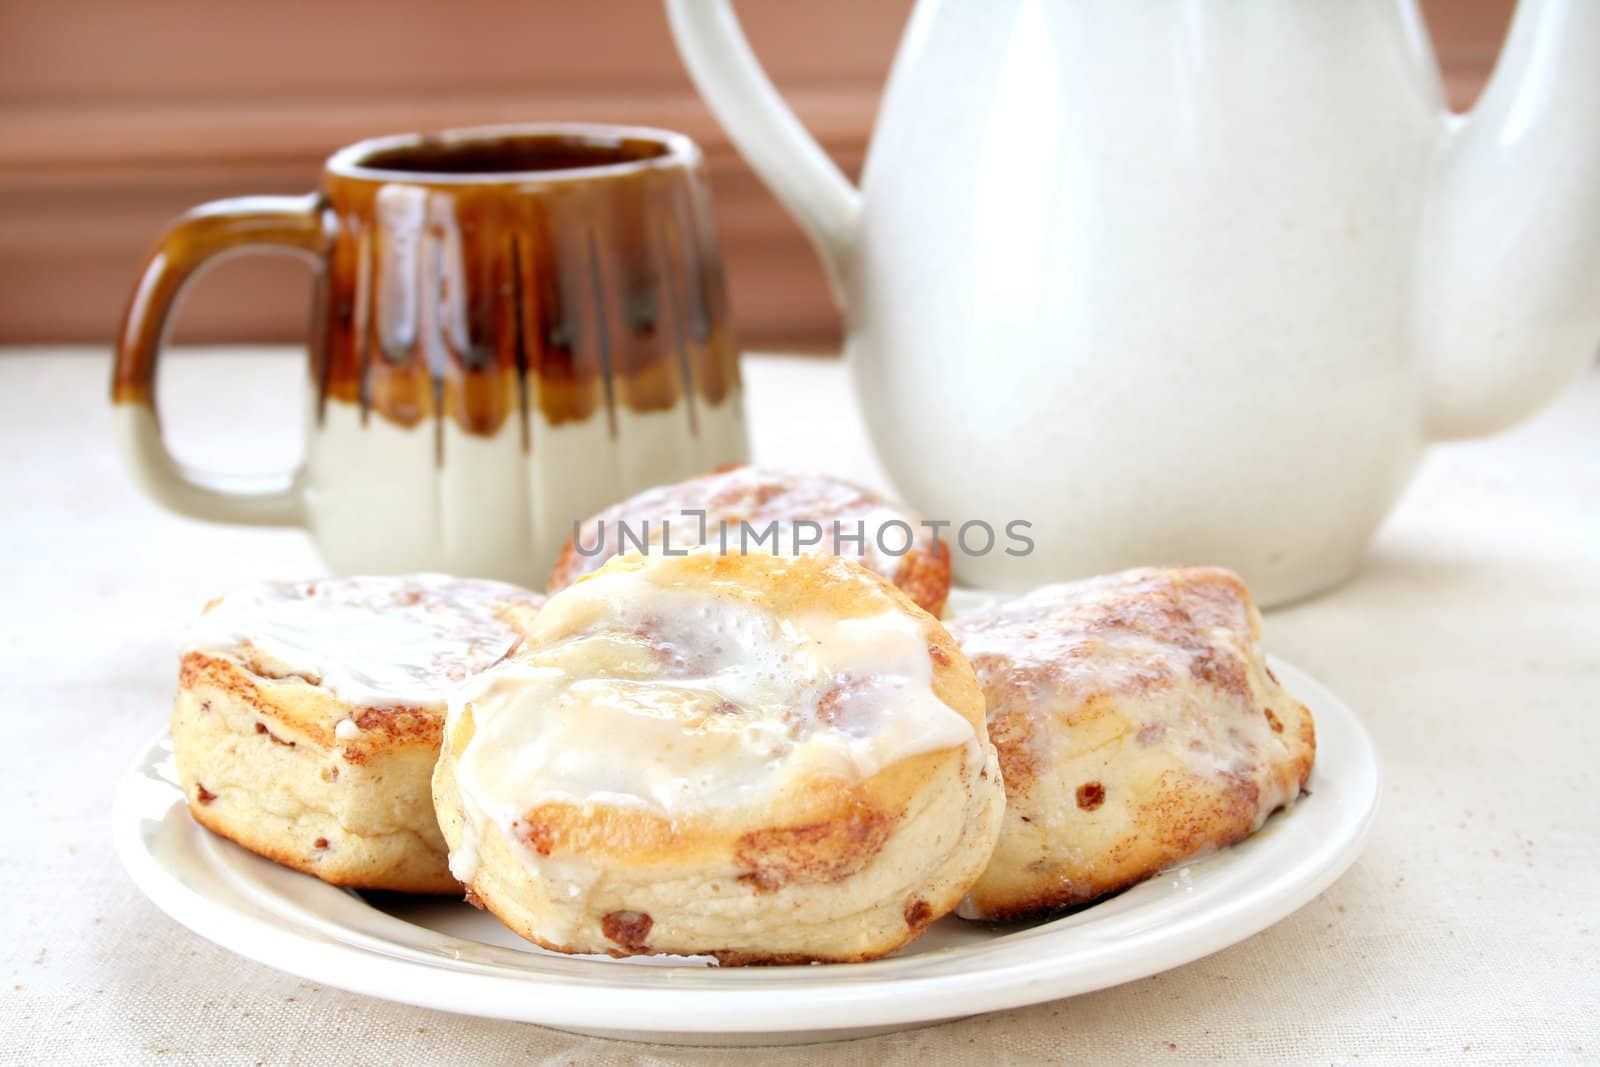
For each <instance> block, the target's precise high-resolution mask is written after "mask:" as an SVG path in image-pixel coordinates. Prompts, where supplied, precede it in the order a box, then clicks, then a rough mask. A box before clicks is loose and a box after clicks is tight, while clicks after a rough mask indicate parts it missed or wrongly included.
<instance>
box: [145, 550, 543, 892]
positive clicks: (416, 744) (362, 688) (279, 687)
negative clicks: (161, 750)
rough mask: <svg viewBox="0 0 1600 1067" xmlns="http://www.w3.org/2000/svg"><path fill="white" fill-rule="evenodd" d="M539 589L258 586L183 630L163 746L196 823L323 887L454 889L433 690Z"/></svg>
mask: <svg viewBox="0 0 1600 1067" xmlns="http://www.w3.org/2000/svg"><path fill="white" fill-rule="evenodd" d="M542 600H543V598H542V597H539V596H537V595H536V594H533V593H528V592H525V591H524V590H521V589H517V588H516V587H514V586H509V585H504V584H502V583H499V582H479V581H464V580H459V579H454V578H445V577H442V576H437V575H416V576H412V577H402V578H331V579H322V580H318V581H309V582H271V583H263V584H261V585H258V586H254V587H251V588H249V589H244V590H240V591H239V592H237V593H230V594H228V595H227V596H223V597H219V598H218V599H216V600H214V601H212V602H211V603H210V604H209V605H208V606H207V609H206V612H205V614H204V615H202V616H201V617H200V618H199V619H198V620H196V622H195V623H194V624H193V625H192V626H191V627H190V629H189V631H188V632H187V633H186V634H185V636H184V639H183V646H182V667H181V670H180V673H179V681H178V697H177V701H176V703H175V705H174V707H173V712H172V741H173V749H174V752H175V755H176V757H177V765H178V777H179V781H180V783H181V784H182V786H183V792H184V796H185V797H187V798H188V801H189V810H190V812H192V813H193V815H194V817H195V819H196V820H198V821H199V822H200V823H201V824H202V825H204V826H206V827H208V828H209V829H211V830H213V831H215V832H216V833H218V834H221V835H222V836H223V837H226V838H229V839H231V840H233V841H237V842H238V843H239V844H241V845H243V846H244V847H245V848H248V849H250V850H251V851H252V852H256V853H259V854H260V855H263V856H266V857H267V858H269V859H272V860H276V861H277V862H278V863H281V864H284V865H285V866H288V867H293V868H295V869H296V870H301V871H305V872H306V873H307V874H313V875H316V876H317V877H318V878H321V879H322V880H323V881H326V882H331V883H333V884H335V885H344V886H352V887H356V888H361V889H391V890H399V891H401V892H409V893H455V892H460V886H459V885H458V884H457V883H456V881H455V879H454V878H452V877H450V870H449V865H448V861H447V856H446V852H445V847H444V838H443V837H442V836H441V835H440V833H439V825H438V820H437V819H435V817H434V814H433V800H432V796H431V791H430V779H431V776H432V774H433V765H434V763H435V762H436V761H437V759H438V752H439V739H440V736H441V733H442V730H443V725H444V697H445V693H446V692H447V691H448V690H449V689H450V688H452V687H453V686H455V685H456V684H458V683H459V682H460V680H461V679H462V678H464V677H466V676H467V675H468V674H470V673H472V672H475V671H477V670H480V669H482V668H483V667H486V666H488V665H489V664H490V663H492V662H494V661H495V660H496V659H498V658H500V657H501V656H502V655H504V654H505V653H506V652H507V651H508V650H509V649H510V648H511V646H512V645H513V644H514V643H515V642H516V641H517V640H518V638H519V637H520V627H521V626H523V625H525V624H527V623H528V622H530V621H531V620H532V618H533V616H534V615H535V614H536V613H537V609H538V605H539V603H541V602H542Z"/></svg>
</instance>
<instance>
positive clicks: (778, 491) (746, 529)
mask: <svg viewBox="0 0 1600 1067" xmlns="http://www.w3.org/2000/svg"><path fill="white" fill-rule="evenodd" d="M702 545H715V546H716V547H717V550H718V551H719V552H723V553H725V554H726V553H729V552H733V553H740V552H752V551H756V552H759V551H766V552H768V553H771V554H774V555H798V554H801V553H809V554H812V555H836V556H840V557H843V558H845V559H849V560H853V561H854V562H857V563H860V564H861V565H862V566H864V567H866V568H867V569H868V570H871V571H875V572H876V573H878V574H881V575H883V576H884V577H885V578H887V579H889V580H890V581H892V582H893V583H894V584H895V585H897V586H899V587H900V588H901V589H903V590H904V591H905V592H906V595H908V596H909V597H911V599H912V600H913V601H915V602H916V603H917V605H918V606H919V607H921V608H922V609H923V610H924V611H927V612H929V613H930V614H932V615H933V616H934V617H936V618H937V617H938V616H939V615H940V613H941V612H942V611H943V610H944V602H945V598H946V596H948V595H949V593H950V551H949V548H948V547H947V546H945V545H944V544H943V543H941V542H940V540H939V537H938V531H937V529H936V528H935V527H933V526H931V525H928V524H925V523H923V522H922V521H921V520H920V519H919V518H918V517H917V516H916V515H915V514H913V513H912V512H910V511H907V510H906V509H905V508H903V507H900V506H899V505H897V504H893V503H890V502H889V501H887V500H884V499H883V498H882V497H879V496H877V495H876V494H874V493H870V492H868V491H867V490H865V489H862V488H860V487H858V486H855V485H851V484H850V483H849V482H845V481H841V480H840V479H838V478H833V477H830V476H828V475H825V474H801V473H797V472H793V471H783V470H775V469H773V468H770V467H723V468H719V469H717V470H715V471H712V472H711V473H710V474H704V475H701V476H700V477H698V478H690V479H689V480H688V481H685V482H678V483H677V484H675V485H664V486H659V487H657V488H655V489H647V490H645V491H644V492H642V493H639V494H638V495H636V496H633V497H629V498H628V499H627V500H624V501H622V502H621V503H620V504H615V505H613V506H612V507H609V508H607V509H606V510H605V511H602V512H600V513H599V514H598V515H594V516H591V517H590V518H589V519H588V520H587V521H585V522H582V523H580V524H578V526H577V527H576V529H575V530H574V533H573V536H572V537H571V538H569V539H568V540H567V545H566V548H565V549H564V550H563V551H562V553H561V557H560V558H559V559H558V560H557V561H556V565H555V569H554V570H553V571H551V573H550V584H549V590H548V591H549V592H551V593H555V592H558V591H560V590H562V589H565V588H566V587H567V586H569V585H571V584H572V583H573V582H575V581H577V580H578V578H580V577H582V576H583V575H585V574H589V573H591V572H593V571H595V570H598V569H599V568H600V567H601V566H602V565H603V564H604V563H605V562H606V561H607V560H608V559H610V558H611V557H613V556H617V555H621V554H622V553H624V552H626V551H629V550H630V549H631V550H634V551H643V552H645V553H647V554H653V553H661V552H671V551H682V550H683V549H686V548H694V547H697V546H702Z"/></svg>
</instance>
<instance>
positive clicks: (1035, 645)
mask: <svg viewBox="0 0 1600 1067" xmlns="http://www.w3.org/2000/svg"><path fill="white" fill-rule="evenodd" d="M950 629H951V632H952V634H953V635H954V636H955V638H956V640H957V641H958V642H959V643H960V645H961V649H962V651H963V652H964V653H965V654H966V656H967V657H968V658H969V659H970V660H971V662H972V665H973V667H974V668H975V669H976V671H977V674H978V678H979V680H980V681H981V682H982V684H983V689H984V696H985V698H986V700H987V703H988V722H989V735H990V737H991V738H993V740H994V744H995V746H996V748H997V749H998V750H999V753H1000V768H1001V773H1002V777H1003V778H1004V780H1005V787H1006V813H1005V821H1004V829H1003V830H1002V831H1001V834H1000V840H999V843H998V844H997V845H996V847H995V852H994V857H993V859H992V860H991V861H990V862H989V866H988V869H987V870H985V871H984V873H983V877H982V878H980V879H979V880H978V883H977V884H976V885H975V886H974V887H973V889H972V892H971V894H970V895H969V896H968V898H967V900H966V901H964V902H963V904H962V907H961V912H960V914H962V915H963V916H965V917H968V918H984V919H1014V918H1022V917H1026V916H1034V915H1038V914H1041V913H1045V912H1049V911H1051V910H1054V909H1057V908H1061V907H1065V906H1068V905H1073V904H1083V903H1087V902H1088V901H1092V900H1095V899H1097V898H1099V897H1102V896H1105V895H1106V894H1108V893H1113V892H1116V891H1117V890H1119V889H1123V888H1125V887H1127V886H1130V885H1133V884H1134V883H1136V882H1139V881H1141V880H1143V879H1145V878H1148V877H1150V876H1151V875H1153V874H1155V873H1156V872H1158V871H1160V870H1161V869H1163V868H1165V867H1168V866H1171V865H1173V864H1175V863H1178V862H1181V861H1183V860H1185V859H1189V858H1191V857H1193V856H1195V855H1197V854H1200V853H1202V852H1204V851H1206V850H1207V849H1211V848H1215V847H1219V846H1223V845H1227V844H1230V843H1232V842H1235V841H1238V840H1240V839H1241V838H1243V837H1246V836H1248V835H1249V834H1251V833H1253V832H1254V831H1255V830H1257V829H1258V828H1260V826H1261V824H1262V823H1263V822H1264V821H1265V820H1266V818H1267V816H1268V815H1270V814H1271V813H1272V812H1273V811H1274V810H1275V809H1277V808H1280V807H1283V806H1285V805H1287V804H1290V803H1292V802H1293V801H1294V799H1295V798H1296V797H1297V796H1298V795H1299V793H1300V791H1301V789H1302V788H1303V787H1304V786H1305V783H1306V779H1307V777H1308V776H1309V775H1310V773H1311V763H1312V758H1313V756H1314V754H1315V751H1316V735H1315V731H1314V728H1313V726H1312V722H1311V713H1310V712H1309V711H1308V710H1307V709H1306V708H1305V706H1304V705H1303V704H1301V703H1300V702H1299V701H1298V700H1296V699H1295V698H1294V697H1293V696H1292V695H1291V694H1290V693H1288V692H1287V691H1286V690H1285V689H1284V688H1283V686H1281V685H1280V684H1279V683H1278V679H1277V678H1276V677H1275V676H1274V675H1273V673H1272V669H1271V668H1270V667H1268V666H1267V662H1266V657H1265V655H1264V654H1263V652H1262V650H1261V645H1260V634H1261V617H1260V615H1259V614H1258V613H1257V611H1256V609H1255V606H1254V604H1253V603H1252V602H1251V599H1250V594H1249V591H1248V590H1246V588H1245V586H1244V583H1243V582H1242V581H1240V579H1239V578H1238V576H1236V575H1234V574H1233V573H1231V572H1229V571H1225V570H1220V569H1217V568H1214V567H1175V568H1152V569H1144V570H1134V571H1127V572H1125V573H1122V574H1113V575H1107V576H1105V577H1100V578H1092V579H1089V580H1088V581H1083V582H1076V583H1072V584H1068V585H1055V586H1049V587H1046V588H1044V589H1040V590H1037V591H1036V592H1034V593H1032V594H1030V595H1028V596H1025V597H1022V598H1020V599H1018V600H1014V601H1011V602H1010V603H1007V604H1004V605H1002V606H1000V607H998V608H995V609H992V610H989V611H985V612H981V613H978V614H974V615H969V616H965V617H963V618H961V619H958V620H956V621H955V622H953V623H951V626H950Z"/></svg>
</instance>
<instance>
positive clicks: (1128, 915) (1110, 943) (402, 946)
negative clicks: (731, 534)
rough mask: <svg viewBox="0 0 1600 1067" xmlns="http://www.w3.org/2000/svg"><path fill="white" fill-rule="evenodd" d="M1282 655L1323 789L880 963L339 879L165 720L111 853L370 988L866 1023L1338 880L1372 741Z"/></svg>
mask: <svg viewBox="0 0 1600 1067" xmlns="http://www.w3.org/2000/svg"><path fill="white" fill-rule="evenodd" d="M1272 665H1273V669H1274V670H1275V671H1277V673H1278V675H1279V677H1281V678H1282V679H1283V682H1284V684H1285V685H1286V686H1287V687H1288V688H1289V690H1290V692H1292V693H1294V694H1296V695H1297V696H1299V697H1300V698H1301V699H1302V700H1303V701H1305V703H1306V704H1307V705H1308V706H1309V707H1310V708H1311V711H1312V714H1313V715H1314V716H1315V718H1316V724H1317V762H1316V767H1315V769H1314V770H1313V772H1312V776H1311V782H1310V786H1309V789H1310V795H1308V796H1305V797H1302V798H1301V799H1300V801H1299V802H1298V803H1297V804H1295V806H1294V808H1293V809H1291V810H1289V811H1286V812H1280V813H1278V814H1277V815H1274V816H1273V817H1272V819H1271V820H1270V821H1269V822H1268V823H1267V825H1266V826H1265V827H1263V828H1262V830H1261V831H1260V832H1259V833H1257V834H1256V835H1255V836H1254V837H1252V838H1250V839H1249V840H1248V841H1245V842H1243V843H1241V844H1239V845H1236V846H1234V847H1232V848H1228V849H1223V850H1222V851H1220V852H1217V853H1214V854H1212V855H1210V856H1207V857H1205V858H1203V859H1199V860H1196V861H1194V862H1192V863H1189V864H1186V865H1184V866H1182V867H1179V868H1176V869H1174V870H1171V871H1168V872H1166V873H1165V874H1162V875H1160V876H1158V877H1156V878H1153V879H1151V880H1150V881H1147V882H1145V883H1143V884H1142V885H1138V886H1135V887H1134V888H1133V889H1130V890H1128V891H1126V892H1124V893H1121V894H1118V895H1117V896H1115V897H1112V898H1110V899H1109V900H1105V901H1102V902H1101V903H1099V904H1095V905H1093V906H1090V907H1087V908H1084V909H1082V910H1079V911H1077V912H1074V913H1071V914H1069V915H1065V916H1063V917H1061V918H1057V919H1054V920H1052V921H1049V922H1044V923H1038V924H1035V925H1032V926H1026V927H1018V926H1009V927H1006V926H987V925H977V924H972V923H966V922H963V921H962V920H960V919H956V918H954V917H947V918H945V919H942V920H940V921H939V922H937V923H935V924H934V925H933V926H932V927H931V928H930V929H929V931H928V933H927V934H926V935H925V936H924V937H922V938H921V939H920V940H918V941H916V942H913V943H912V944H911V945H910V946H908V947H907V948H905V949H903V950H902V951H900V952H899V953H897V954H896V955H894V956H893V957H890V958H888V959H883V960H877V961H874V962H872V963H857V964H833V965H825V966H813V967H746V968H738V967H728V968H717V967H714V966H710V965H708V964H707V963H705V962H704V961H695V960H686V959H667V960H661V959H654V960H650V959H639V960H623V961H618V960H610V959H604V958H590V957H573V956H561V955H558V954H555V953H550V952H545V951H543V950H541V949H538V948H535V947H534V946H532V945H529V944H527V943H525V942H523V941H521V940H520V939H519V938H517V937H516V935H514V934H512V933H511V932H510V931H509V930H507V929H506V928H505V927H503V926H501V925H500V923H499V921H498V920H496V919H495V918H494V917H493V916H491V915H489V914H488V913H486V912H480V911H478V910H476V909H474V908H472V907H469V906H468V905H466V904H464V903H460V902H455V901H450V900H443V899H437V898H409V897H403V896H399V895H390V894H382V895H379V894H370V895H367V896H362V895H360V894H357V893H353V892H350V891H347V890H342V889H336V888H334V887H332V886H329V885H325V884H323V883H322V882H319V881H317V880H316V879H314V878H312V877H310V876H308V875H304V874H298V873H296V872H294V871H290V870H287V869H285V868H283V867H279V866H277V865H276V864H274V863H271V862H269V861H267V860H264V859H262V858H260V857H259V856H256V855H253V854H252V853H250V852H247V851H245V850H244V849H242V848H240V847H239V846H237V845H235V844H233V843H232V842H230V841H226V840H223V839H222V838H220V837H216V836H214V835H213V834H211V833H210V832H208V831H206V830H205V829H203V828H201V827H200V826H199V825H198V824H197V823H195V822H194V820H192V819H191V818H190V817H189V812H188V808H187V807H186V806H185V804H184V798H183V794H182V792H181V790H180V789H179V788H178V786H177V784H176V776H175V772H174V768H173V763H172V745H171V742H170V740H168V738H167V736H166V735H165V733H163V734H162V735H161V736H160V737H158V738H157V739H156V740H154V741H153V742H152V743H151V744H150V746H149V748H148V749H147V750H146V751H145V752H143V753H142V754H141V755H140V757H139V759H138V761H137V762H136V763H135V764H134V767H133V769H132V770H131V771H130V772H129V773H128V775H127V776H126V777H125V778H124V779H123V781H122V782H121V783H119V785H118V788H117V794H116V802H115V811H114V822H115V834H116V844H117V851H118V853H119V854H120V855H121V857H122V862H123V863H124V865H126V867H127V868H128V873H129V874H131V875H132V876H133V880H134V881H135V882H137V883H138V885H139V887H140V888H141V889H142V890H144V892H145V893H146V894H147V895H148V896H149V897H150V899H151V900H153V901H154V902H155V903H156V904H157V906H159V907H160V908H161V909H162V910H163V911H165V912H166V913H167V914H168V915H170V916H172V917H173V918H174V919H176V920H177V921H178V922H180V923H182V924H183V925H185V926H187V927H189V928H190V929H191V930H193V931H195V932H196V933H198V934H200V935H201V936H203V937H206V938H209V939H210V940H212V941H215V942H216V943H217V944H219V945H222V946H224V947H226V948H229V949H232V950H233V951H235V952H237V953H239V954H241V955H243V956H247V957H249V958H250V959H253V960H256V961H258V962H261V963H265V964H267V965H268V966H271V967H276V968H278V969H279V970H283V971H288V972H289V973H291V974H295V975H299V976H300V977H302V978H308V979H311V980H313V981H317V982H321V983H324V984H327V985H331V986H337V987H340V988H343V989H348V990H351V991H353V992H357V993H365V994H369V995H371V996H375V997H383V998H385V999H387V1000H396V1001H401V1002H403V1003H407V1004H417V1005H421V1006H424V1007H429V1008H441V1009H443V1010H445V1011H455V1012H462V1013H465V1014H470V1015H482V1016H489V1017H493V1018H500V1019H519V1020H523V1021H526V1022H532V1023H540V1024H543V1025H545V1026H554V1027H558V1028H560V1029H563V1030H573V1031H577V1032H580V1033H586V1034H597V1035H601V1036H606V1037H621V1038H630V1039H633V1040H647V1041H664V1042H675V1043H680V1044H700V1045H706V1044H780V1043H798V1042H805V1041H824V1040H833V1039H838V1038H844V1037H854V1036H863V1035H865V1034H870V1033H878V1032H883V1031H887V1030H894V1029H901V1028H904V1027H908V1026H915V1025H918V1024H923V1023H931V1022H937V1021H939V1020H942V1019H952V1018H957V1017H959V1016H964V1015H975V1014H978V1013H980V1012H986V1011H996V1010H999V1009H1003V1008H1014V1007H1019V1006H1021V1005H1025V1004H1035V1003H1038V1002H1040V1001H1046V1000H1053V999H1056V998H1058V997H1069V996H1073V995H1075V994H1078V993H1087V992H1089V991H1091V990H1096V989H1104V988H1106V987H1107V986H1113V985H1117V984H1119V983H1121V982H1127V981H1130V980H1132V979H1135V978H1142V977H1144V976H1146V975H1151V974H1155V973H1156V972H1158V971H1163V970H1166V969H1168V968H1170V967H1176V966H1178V965H1179V964H1183V963H1187V962H1189V961H1190V960H1194V959H1198V958H1199V957H1201V956H1205V955H1207V954H1209V953H1212V952H1216V951H1217V950H1218V949H1221V948H1225V947H1226V946H1228V945H1231V944H1234V943H1235V942H1237V941H1241V940H1243V939H1244V938H1246V937H1249V936H1250V935H1251V934H1254V933H1256V932H1257V931H1259V930H1262V929H1264V928H1266V927H1267V926H1270V925H1271V924H1272V923H1275V922H1277V921H1278V920H1279V919H1281V918H1283V917H1284V916H1286V915H1288V914H1289V913H1290V912H1292V911H1294V910H1295V909H1296V908H1298V907H1300V906H1301V905H1302V904H1305V903H1306V902H1307V901H1309V900H1310V899H1311V898H1312V897H1314V896H1316V895H1317V894H1318V893H1320V892H1321V891H1322V890H1323V889H1325V888H1327V886H1328V885H1330V884H1331V883H1332V882H1333V880H1334V879H1335V878H1337V877H1338V876H1339V874H1340V873H1341V872H1343V871H1344V870H1345V868H1346V867H1348V866H1349V865H1350V864H1351V862H1353V861H1354V860H1355V858H1356V854H1357V853H1358V852H1359V851H1360V849H1361V845H1362V842H1363V840H1364V839H1365V838H1366V835H1367V830H1368V828H1369V827H1370V826H1371V824H1372V820H1373V815H1374V813H1375V812H1376V810H1377V806H1378V790H1379V771H1378V761H1377V756H1376V754H1375V752H1374V751H1373V748H1372V741H1371V739H1370V738H1368V736H1367V733H1366V731H1365V730H1364V729H1363V728H1362V726H1361V724H1360V722H1359V721H1358V720H1357V719H1356V717H1355V715H1354V714H1353V713H1352V712H1351V711H1350V709H1349V708H1347V707H1345V705H1344V704H1343V703H1341V702H1340V701H1339V699H1338V698H1337V697H1335V696H1334V695H1333V694H1332V693H1330V692H1328V690H1326V689H1324V688H1323V687H1322V686H1321V685H1319V684H1317V682H1315V681H1314V680H1313V679H1311V678H1310V677H1308V676H1306V675H1305V674H1302V673H1301V672H1299V671H1297V670H1295V669H1294V668H1292V667H1290V666H1289V665H1287V664H1285V663H1283V662H1281V661H1278V660H1273V661H1272Z"/></svg>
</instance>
